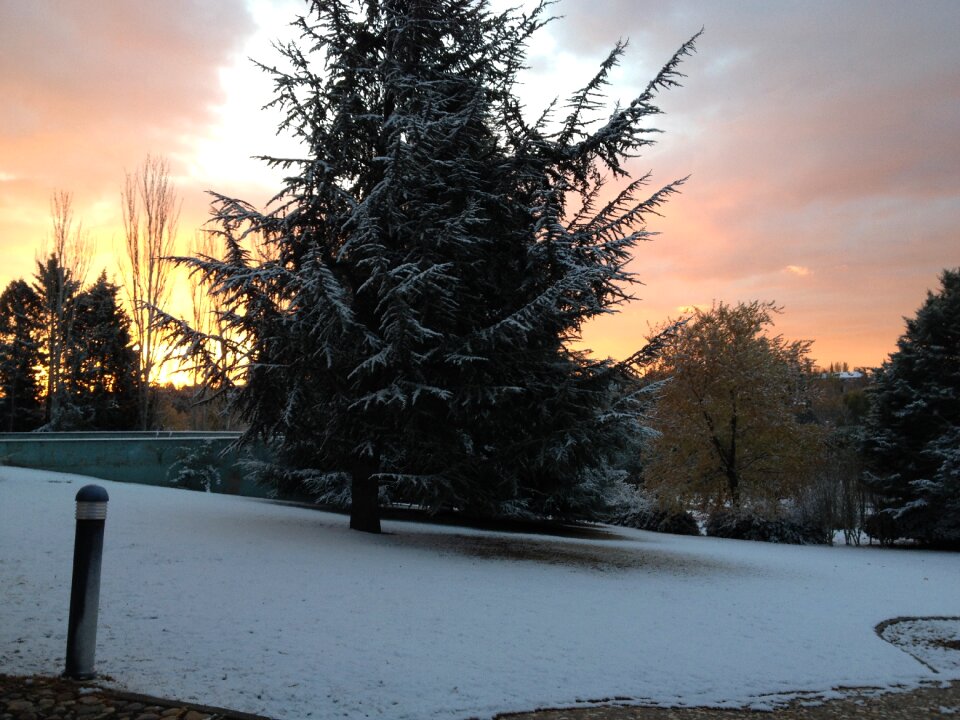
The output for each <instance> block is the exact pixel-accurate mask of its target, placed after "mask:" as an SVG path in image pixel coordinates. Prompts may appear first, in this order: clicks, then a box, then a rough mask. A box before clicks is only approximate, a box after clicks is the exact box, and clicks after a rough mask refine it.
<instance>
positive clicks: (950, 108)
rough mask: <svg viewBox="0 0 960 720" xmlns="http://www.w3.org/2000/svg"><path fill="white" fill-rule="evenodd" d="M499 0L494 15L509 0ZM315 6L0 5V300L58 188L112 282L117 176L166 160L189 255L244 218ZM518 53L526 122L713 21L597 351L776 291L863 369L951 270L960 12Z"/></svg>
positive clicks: (195, 1) (822, 349)
mask: <svg viewBox="0 0 960 720" xmlns="http://www.w3.org/2000/svg"><path fill="white" fill-rule="evenodd" d="M507 4H508V3H506V2H503V3H500V2H498V3H497V5H498V6H506V5H507ZM303 7H304V5H303V4H302V3H301V2H298V1H288V0H282V1H281V0H275V1H271V0H245V1H244V0H166V1H165V2H155V1H154V0H0V98H2V100H0V287H2V286H5V285H6V284H7V283H8V282H9V281H10V280H11V279H14V278H17V277H29V276H30V275H31V274H32V272H33V265H34V259H35V257H36V256H37V255H38V253H39V251H40V249H41V245H42V242H43V240H44V238H45V237H46V236H48V235H49V229H50V212H49V201H50V197H51V194H52V193H53V192H54V191H55V190H65V191H69V192H72V193H73V197H74V208H75V212H76V215H77V216H78V218H79V219H81V220H82V222H83V226H84V228H85V229H86V231H87V232H88V233H89V234H90V238H91V240H93V241H94V242H96V244H97V251H98V254H97V256H96V258H95V260H94V266H93V271H94V272H95V273H98V272H99V271H100V269H101V268H106V270H107V272H108V274H110V275H114V276H116V275H117V262H116V260H115V258H114V253H115V250H116V249H117V248H119V246H120V244H121V243H122V229H121V210H120V190H121V187H122V184H123V179H124V173H125V172H126V171H132V170H134V169H135V168H136V167H137V166H138V165H139V164H141V163H142V162H143V160H144V159H145V157H146V155H147V154H148V153H151V154H154V155H164V156H166V157H167V158H168V159H169V160H170V163H171V168H172V173H173V175H174V179H175V181H176V183H177V185H178V188H179V193H180V196H181V197H182V198H183V212H182V217H181V222H180V228H181V243H182V249H183V250H186V249H187V248H188V246H189V244H190V243H191V242H192V241H193V237H194V232H195V230H196V229H197V228H199V227H200V226H201V225H202V223H203V222H204V220H205V219H206V213H207V202H208V201H207V197H206V195H205V194H204V191H205V190H208V189H212V190H217V191H218V192H222V193H226V194H231V195H235V196H238V197H241V198H243V199H246V200H248V201H250V202H253V203H255V204H257V205H263V204H264V203H265V202H266V200H267V199H268V198H269V197H270V196H271V195H272V194H273V193H274V192H275V191H276V190H278V189H279V183H278V178H277V176H275V175H271V174H270V173H269V172H267V171H266V170H265V168H264V167H263V165H262V164H261V163H260V162H258V161H256V160H252V159H250V156H252V155H259V154H291V153H296V147H295V146H292V145H291V143H290V142H289V140H286V139H285V138H278V137H276V134H275V127H276V124H277V121H278V117H277V116H276V114H274V113H271V112H269V111H262V110H261V109H260V108H261V106H262V105H263V104H264V103H266V102H268V101H269V100H270V98H271V84H270V81H269V79H268V78H267V77H266V76H264V75H263V74H262V73H260V72H259V71H257V70H256V69H255V68H253V66H252V64H251V62H250V61H249V59H248V58H250V57H253V58H256V59H258V60H261V61H264V62H266V63H268V64H269V63H273V62H275V61H276V60H277V55H276V53H275V51H273V50H272V48H271V45H270V42H271V40H273V39H277V38H284V37H289V32H288V30H287V24H288V23H289V21H290V20H291V19H292V18H293V16H294V15H295V14H296V13H297V12H298V11H299V10H300V9H301V8H303ZM554 11H555V13H556V14H558V15H563V16H564V17H563V18H562V19H560V20H558V21H556V22H555V23H553V24H551V25H550V26H548V28H547V30H545V31H544V32H543V33H541V36H540V37H539V38H538V39H537V40H536V42H535V43H534V45H533V46H532V47H531V52H530V55H529V63H530V66H531V67H530V70H529V71H528V72H527V73H526V74H525V75H524V78H523V80H524V85H523V87H522V88H521V93H522V95H523V97H524V99H525V100H526V101H527V103H528V106H529V107H530V111H531V114H533V113H534V112H536V111H537V110H538V109H539V108H541V107H542V106H543V105H544V104H545V103H547V102H548V101H549V100H550V99H552V98H553V97H554V96H557V95H559V96H560V97H564V96H566V95H567V94H569V93H570V92H572V91H573V90H575V89H577V88H578V87H580V86H581V85H582V84H584V83H585V82H586V81H587V80H589V78H590V77H591V76H592V75H593V73H594V71H595V69H596V67H597V65H598V63H599V62H600V61H601V60H602V59H603V58H604V57H605V55H606V53H607V52H608V51H609V49H610V48H611V46H612V45H613V44H614V43H615V42H616V41H617V40H618V39H619V38H626V39H629V42H630V45H629V48H628V51H627V54H626V57H625V61H624V63H623V65H622V66H621V68H620V69H619V70H618V71H617V74H616V85H615V87H613V88H612V89H611V98H612V100H618V99H619V100H622V101H625V102H626V101H629V100H630V99H631V98H632V97H633V95H635V94H636V93H637V92H638V91H639V90H640V89H641V88H642V87H643V86H644V85H645V84H646V82H647V81H648V80H649V79H650V78H651V77H652V76H653V75H654V74H655V73H656V71H657V69H658V68H659V67H660V66H661V65H662V64H663V63H664V62H665V61H666V60H667V59H669V57H670V55H671V54H672V53H673V51H674V50H675V49H676V48H677V47H678V46H679V45H680V44H681V43H683V42H684V41H685V40H686V39H687V38H689V37H690V36H691V35H693V34H694V33H696V32H697V31H698V30H700V28H701V27H703V28H704V34H703V36H702V38H701V39H700V41H699V43H698V52H697V54H696V55H694V56H693V57H691V58H689V59H688V60H687V61H686V62H685V64H684V65H683V68H682V69H683V72H685V73H686V75H687V76H688V77H687V79H686V80H685V82H684V87H682V88H677V89H675V90H672V91H671V92H670V93H668V94H666V95H664V96H662V98H661V107H662V109H663V110H664V111H665V115H664V116H662V117H661V118H660V122H659V124H658V127H660V128H661V129H663V130H664V131H665V133H664V134H663V135H662V136H661V138H660V141H659V144H658V145H657V146H656V147H655V148H654V149H653V151H651V152H649V153H647V154H646V155H645V156H644V157H642V158H640V159H638V160H636V161H634V162H633V163H632V165H631V167H632V168H633V169H634V170H635V171H636V172H637V173H642V172H645V171H647V170H652V171H653V173H654V178H655V181H656V182H658V183H661V184H666V183H667V182H669V181H671V180H673V179H676V178H678V177H682V176H686V175H690V180H689V181H688V183H687V185H686V187H685V189H684V192H683V194H682V195H681V196H679V197H676V198H675V199H673V200H672V201H671V202H670V203H669V205H668V206H667V207H666V208H665V210H664V216H663V217H652V218H650V222H649V226H650V229H651V230H654V231H658V232H659V233H660V235H659V236H658V237H657V238H656V239H655V240H654V241H653V242H651V243H646V244H643V245H642V246H641V247H639V248H638V249H637V251H636V256H635V260H634V262H633V264H632V266H631V267H632V269H633V270H634V271H635V272H636V273H637V276H638V277H639V279H640V280H642V281H643V283H644V285H643V286H642V287H638V288H637V290H636V294H637V295H638V300H637V301H636V302H634V303H633V304H632V305H630V306H628V307H625V308H623V310H622V312H620V313H619V314H617V315H614V316H610V317H606V318H603V319H601V320H599V321H595V322H593V323H592V324H591V325H590V326H589V327H588V328H587V330H586V332H585V338H584V342H585V344H586V346H588V347H591V348H593V349H594V350H595V351H596V352H597V353H599V354H602V355H613V356H617V357H622V356H625V355H628V354H629V353H631V352H632V351H633V350H635V349H637V348H638V347H639V346H640V345H642V344H643V338H644V336H645V335H646V334H647V333H648V332H649V326H650V325H656V324H659V323H661V322H663V321H664V320H666V319H667V318H668V317H677V316H679V315H680V314H682V312H683V311H684V309H685V308H689V307H693V306H707V307H709V306H710V304H711V303H712V302H713V301H715V300H717V301H721V300H722V301H724V302H730V303H734V302H737V301H740V300H744V301H748V300H754V299H757V300H773V301H775V302H777V303H778V304H780V305H782V306H784V308H785V311H784V313H783V315H782V316H781V317H780V318H779V320H778V323H777V331H778V332H781V333H782V334H783V335H784V336H786V337H787V338H789V339H812V340H814V341H815V342H814V346H813V356H814V357H815V358H816V359H817V360H818V361H819V362H821V363H823V364H826V363H829V362H831V361H846V362H848V363H849V364H850V365H851V366H875V365H878V364H879V363H880V362H881V361H883V360H884V358H885V357H886V355H887V354H888V353H890V352H892V351H893V350H894V349H895V342H896V339H897V337H898V336H899V334H900V333H901V332H902V331H903V319H902V317H903V316H905V315H912V314H913V313H914V312H915V310H916V309H917V308H918V307H919V306H920V304H921V303H922V301H923V299H924V296H925V293H926V291H927V290H928V289H933V288H936V286H937V284H938V280H937V276H938V274H939V273H940V271H941V270H942V269H943V268H945V267H956V266H958V265H960V42H958V38H960V2H957V1H956V0H920V1H917V2H912V1H911V2H908V1H906V0H905V1H903V2H883V1H881V0H843V1H842V2H838V1H837V0H823V1H819V0H803V1H800V0H797V1H795V2H786V1H783V0H762V1H761V0H756V1H749V0H743V1H737V2H733V1H725V0H674V1H672V2H669V3H664V2H654V1H652V0H563V1H562V2H559V3H558V4H557V5H555V6H554Z"/></svg>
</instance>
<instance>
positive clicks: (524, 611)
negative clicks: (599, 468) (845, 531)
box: [0, 467, 960, 720]
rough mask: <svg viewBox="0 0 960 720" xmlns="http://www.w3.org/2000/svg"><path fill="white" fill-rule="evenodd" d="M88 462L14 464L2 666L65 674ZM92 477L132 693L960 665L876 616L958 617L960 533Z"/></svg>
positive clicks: (854, 675) (204, 694) (354, 712)
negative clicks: (645, 522)
mask: <svg viewBox="0 0 960 720" xmlns="http://www.w3.org/2000/svg"><path fill="white" fill-rule="evenodd" d="M87 482H90V481H89V480H87V479H84V478H81V477H77V476H72V475H57V474H54V473H47V472H40V471H31V470H20V469H13V468H7V467H0V593H2V595H0V601H2V602H0V672H4V673H11V674H25V673H44V674H56V673H59V672H61V671H62V667H63V666H62V663H63V653H64V648H65V644H66V639H65V638H66V630H67V612H68V605H69V583H70V572H71V562H72V552H73V549H72V543H73V530H74V520H73V508H74V496H75V494H76V492H77V490H78V489H79V488H80V487H81V486H82V485H83V484H86V483H87ZM96 482H97V483H98V484H101V485H103V486H104V487H106V488H107V490H108V492H109V493H110V505H109V513H108V517H107V525H106V540H105V548H106V549H105V552H104V560H103V585H102V591H101V603H100V632H99V637H98V650H97V670H98V672H100V673H101V674H102V675H109V676H110V677H111V678H113V679H114V681H115V684H116V685H117V686H120V687H123V688H126V689H129V690H131V691H135V692H141V693H148V694H153V695H160V696H167V697H171V698H177V699H182V700H192V701H197V702H201V703H206V704H213V705H221V706H226V707H230V708H233V709H237V710H244V711H248V712H255V713H261V714H265V715H269V716H273V717H278V718H306V717H309V716H313V717H323V718H332V717H340V716H342V717H347V718H366V717H371V718H390V719H397V720H399V719H402V718H410V719H413V718H417V719H418V720H423V719H426V718H451V719H453V718H466V717H471V716H480V717H489V716H491V715H493V714H494V713H497V712H505V711H519V710H529V709H533V708H536V707H544V706H554V707H556V706H570V705H575V704H578V703H589V702H598V701H602V700H605V699H613V698H619V699H620V700H622V701H624V702H629V703H644V704H663V705H716V706H743V705H749V706H752V707H757V708H763V707H769V706H770V705H771V704H773V703H775V702H777V701H782V700H783V699H784V698H788V697H791V696H795V695H796V694H798V693H804V694H805V693H818V694H824V695H829V694H830V693H831V689H832V688H837V687H841V686H881V687H888V686H892V685H897V684H904V685H914V684H916V683H918V682H921V681H924V680H943V679H957V678H960V663H957V662H954V661H953V660H951V659H950V658H954V657H955V656H952V655H949V653H948V654H947V656H946V657H947V658H948V659H947V660H946V661H943V662H942V663H941V665H940V667H936V665H935V664H933V663H936V662H939V661H938V660H937V659H936V658H933V659H932V660H931V657H932V656H927V657H926V658H925V661H929V662H928V664H926V665H925V664H924V663H923V662H920V661H919V660H918V659H917V658H916V657H914V656H912V655H911V654H909V653H908V652H906V651H904V650H903V649H901V647H903V646H904V643H906V642H907V641H906V640H904V638H908V637H909V636H910V634H911V633H913V634H914V635H916V634H918V633H919V634H921V635H922V634H923V632H924V631H925V629H924V628H925V626H922V624H921V626H917V627H911V626H908V625H902V626H900V627H899V628H893V629H890V630H889V632H890V633H891V642H886V641H884V640H883V639H881V638H880V637H879V636H878V635H877V633H876V632H875V631H874V627H875V626H876V625H877V624H878V623H880V622H881V621H883V620H887V619H891V618H896V617H903V616H914V617H916V616H941V617H955V616H958V615H960V554H949V553H934V552H920V551H890V550H880V549H876V548H846V547H834V548H823V547H791V546H774V545H766V544H760V543H751V542H741V541H731V540H715V539H709V538H689V537H677V536H671V535H658V534H654V533H646V532H640V531H631V530H624V529H619V528H617V529H609V530H608V531H607V532H605V533H603V534H602V537H599V538H596V539H571V538H562V537H548V536H542V535H538V536H534V535H520V534H507V533H493V532H485V531H478V530H469V529H462V528H453V527H437V526H431V525H423V524H417V523H406V522H386V523H384V530H385V532H384V534H383V535H381V536H373V535H366V534H361V533H356V532H351V531H350V530H348V529H347V518H346V517H342V516H338V515H331V514H326V513H322V512H317V511H313V510H310V509H306V508H298V507H288V506H282V505H279V504H274V503H270V502H267V501H262V500H253V499H247V498H237V497H227V496H222V495H207V494H202V493H194V492H189V491H184V490H175V489H166V488H152V487H146V486H138V485H124V484H119V483H111V482H105V481H96ZM941 622H943V623H946V625H944V626H943V627H940V628H939V632H941V636H942V633H947V634H948V635H949V634H950V633H955V634H956V635H955V636H954V637H955V639H960V623H957V622H956V621H950V620H945V621H941ZM951 622H952V623H953V624H952V625H951V624H950V623H951ZM927 629H928V628H927ZM893 642H900V647H898V646H897V645H895V644H893ZM951 642H953V641H952V640H949V638H948V643H947V648H948V649H950V647H952V646H951V645H950V643H951ZM907 649H909V647H908V648H907ZM958 652H960V651H958ZM934 668H936V669H939V670H940V672H939V673H936V672H934Z"/></svg>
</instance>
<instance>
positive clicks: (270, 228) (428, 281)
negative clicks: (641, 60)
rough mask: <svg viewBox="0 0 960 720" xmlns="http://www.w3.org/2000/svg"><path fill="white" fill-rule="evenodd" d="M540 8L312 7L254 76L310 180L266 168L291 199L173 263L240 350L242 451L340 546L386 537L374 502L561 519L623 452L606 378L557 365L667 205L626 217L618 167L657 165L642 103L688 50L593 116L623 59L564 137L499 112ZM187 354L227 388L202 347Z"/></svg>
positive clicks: (622, 294)
mask: <svg viewBox="0 0 960 720" xmlns="http://www.w3.org/2000/svg"><path fill="white" fill-rule="evenodd" d="M544 9H545V4H541V5H539V6H538V7H537V8H535V9H534V10H533V11H532V13H531V14H529V15H521V14H518V13H517V12H516V11H507V12H504V13H501V14H495V13H493V12H492V11H491V10H490V8H489V6H488V4H487V2H486V1H485V0H429V1H427V0H380V1H377V0H364V1H362V2H350V3H348V2H343V1H339V0H315V1H314V2H312V3H311V5H310V11H309V13H308V15H306V16H305V17H301V18H299V19H298V20H297V26H298V28H299V30H300V33H301V40H300V42H299V43H294V44H291V45H288V46H285V47H283V48H282V53H283V55H284V58H285V60H286V61H287V62H288V64H289V69H277V68H273V67H264V69H265V70H267V71H268V72H270V73H271V74H272V75H273V77H274V79H275V83H276V91H277V95H276V98H275V100H274V101H273V103H272V105H273V107H275V108H277V109H279V110H280V111H282V113H283V121H282V125H281V128H282V129H283V130H285V131H289V132H291V133H293V135H295V136H296V137H297V138H299V140H300V141H301V142H302V145H303V149H304V156H303V157H302V158H297V159H277V158H266V161H267V162H268V163H269V164H271V165H272V166H275V167H280V168H282V169H284V170H285V171H286V173H287V175H288V176H287V178H286V180H285V183H284V186H283V188H282V189H281V190H280V192H279V193H278V195H277V196H276V197H275V198H274V200H273V202H272V204H271V206H270V209H269V211H268V212H265V213H264V212H259V211H257V210H256V209H255V208H253V207H251V206H250V205H249V204H247V203H244V202H242V201H239V200H236V199H232V198H228V197H224V196H220V195H217V196H215V221H216V223H217V225H218V227H219V233H220V234H221V235H222V236H223V239H224V240H225V243H226V247H227V259H226V260H225V261H216V260H214V259H212V258H198V259H193V260H192V261H191V260H187V262H190V264H192V266H193V267H194V269H195V270H196V271H197V272H200V273H201V274H203V275H204V276H205V278H206V279H207V280H208V281H209V282H210V283H212V288H213V292H215V293H217V294H219V295H220V296H222V297H224V298H226V299H227V301H228V303H227V309H226V315H225V317H226V319H227V320H228V321H229V325H230V328H229V330H230V334H231V337H233V338H236V340H237V345H236V347H237V349H238V350H243V349H246V352H247V356H246V360H247V362H246V365H245V368H244V371H243V374H242V380H243V382H242V383H241V384H240V385H239V387H238V392H237V393H236V395H235V397H236V401H237V409H238V410H239V411H240V412H241V413H242V415H243V416H244V418H245V419H246V421H247V422H248V423H249V431H248V435H247V437H254V436H261V437H264V438H266V439H268V440H270V441H272V442H273V443H274V444H275V446H276V447H277V448H278V450H279V452H280V455H281V458H282V460H283V461H284V462H286V463H288V464H290V465H291V466H292V467H294V468H296V469H298V470H300V471H302V472H301V474H300V477H302V478H305V479H309V483H310V487H311V488H312V489H313V490H314V491H315V492H317V493H318V494H322V493H326V494H327V495H328V496H329V495H331V494H336V493H338V492H343V493H344V494H345V495H346V496H348V497H349V498H350V500H351V508H352V512H351V527H354V528H357V529H361V530H368V531H378V530H379V511H378V502H379V498H380V497H381V496H387V497H390V498H394V499H403V500H407V501H413V502H417V503H420V504H424V505H428V506H431V507H442V506H443V507H457V508H461V509H465V510H469V511H473V512H505V511H508V512H514V513H537V514H554V515H559V514H572V513H575V512H576V511H577V509H578V508H582V507H584V505H585V504H588V503H589V502H590V500H591V499H595V496H596V495H597V494H598V493H599V487H598V481H597V480H596V478H598V477H602V476H603V468H604V466H605V463H606V461H607V460H608V454H609V453H612V452H615V451H616V448H617V446H618V444H619V443H620V442H621V441H622V440H623V439H624V438H626V437H628V436H629V435H630V434H631V433H634V432H635V431H636V429H637V428H636V421H637V413H636V407H635V406H634V405H633V404H632V403H633V400H634V395H633V392H632V390H628V389H627V388H631V387H632V386H633V384H632V383H631V382H630V381H629V379H628V378H627V376H626V375H625V373H624V368H623V366H622V365H620V366H617V365H614V364H613V363H611V362H605V361H594V360H591V359H590V358H589V357H588V356H586V355H584V354H582V353H579V352H576V351H573V350H571V349H570V347H569V342H570V341H571V340H573V339H575V338H577V337H578V336H579V332H580V328H581V325H582V324H583V322H584V321H585V320H587V319H589V318H591V317H594V316H596V315H598V314H601V313H605V312H610V311H612V309H613V308H614V307H615V306H616V305H617V304H618V303H620V302H622V301H624V300H625V299H626V298H627V297H628V295H627V292H626V289H625V288H626V287H627V285H628V284H629V283H630V282H632V280H633V278H632V276H631V274H630V273H628V272H627V271H626V269H625V264H626V262H627V261H628V259H629V257H630V251H631V248H632V247H633V246H634V245H635V244H636V243H637V242H638V241H639V240H642V239H644V238H645V237H646V235H647V233H646V231H645V229H644V223H643V216H644V214H645V213H646V212H648V211H650V210H652V209H654V208H656V207H657V206H658V205H659V204H660V203H661V202H662V201H663V200H664V199H665V197H666V196H667V195H669V194H670V193H672V192H673V191H674V190H675V187H676V184H673V185H668V186H666V187H665V188H663V189H661V190H659V191H656V192H654V193H652V194H651V195H650V196H640V195H639V194H640V192H641V191H642V190H643V188H644V186H645V185H646V183H647V180H648V178H647V177H643V178H640V179H636V180H629V178H628V173H627V170H626V169H625V167H624V164H623V163H624V160H625V159H626V158H629V157H633V156H635V155H636V154H637V153H638V151H639V150H641V149H642V148H643V147H645V146H647V145H649V144H651V143H652V137H653V133H654V132H656V131H654V130H652V129H650V128H649V127H648V125H647V122H648V118H649V116H651V115H655V114H657V113H658V112H659V110H658V108H657V107H656V105H655V104H654V101H655V98H656V95H657V94H658V92H659V91H660V90H662V89H664V88H667V87H670V86H673V85H676V84H677V80H678V77H679V73H678V72H677V69H676V68H677V65H678V63H679V61H680V59H681V58H682V56H684V55H686V54H688V53H689V52H690V51H691V50H692V48H693V40H691V41H689V42H688V43H687V44H685V45H683V46H682V47H681V49H680V50H679V51H678V52H677V54H676V55H675V56H674V57H673V58H672V59H670V61H669V62H668V63H667V65H666V66H665V67H664V68H663V70H662V71H661V72H660V73H659V74H658V75H657V77H656V78H654V80H653V81H652V82H651V83H650V84H649V85H648V86H647V88H646V89H645V91H644V92H643V93H642V94H641V95H640V96H639V97H638V98H636V99H635V100H634V101H632V102H631V103H630V104H628V105H627V106H625V107H619V108H616V109H614V110H613V112H612V114H610V115H608V116H606V117H603V116H602V114H601V111H602V90H603V87H604V86H605V85H606V83H607V79H608V76H609V74H610V72H611V70H612V69H613V67H614V66H615V65H616V64H617V63H618V61H619V59H620V57H621V55H622V53H623V51H624V45H622V44H618V45H617V46H616V47H615V48H614V49H613V51H612V52H611V53H610V55H609V57H608V58H607V60H606V61H605V62H604V63H603V65H602V66H601V68H600V70H599V72H598V73H597V75H596V76H595V77H594V78H593V79H592V80H591V81H590V82H589V83H588V84H587V85H586V86H585V87H584V88H583V89H582V90H580V91H579V92H577V93H576V94H574V95H573V97H572V98H571V99H570V101H569V103H568V104H567V105H566V107H565V109H564V110H563V113H562V114H563V116H562V117H558V118H556V122H554V120H555V118H554V113H553V109H552V108H551V109H550V110H548V111H547V112H546V113H544V115H543V116H542V117H541V118H540V120H538V121H536V122H533V123H532V124H531V123H530V122H528V121H527V120H526V119H525V118H524V114H523V112H522V110H523V108H522V105H521V103H520V101H519V99H518V98H517V97H516V95H515V88H516V82H517V73H518V71H519V70H520V69H521V68H522V63H523V58H524V53H525V46H526V43H527V41H528V39H529V38H530V36H531V35H532V34H533V33H534V32H536V31H537V30H538V29H539V28H540V27H541V26H542V25H543V24H544V22H545V19H544V17H543V16H544ZM608 179H612V180H622V181H624V186H623V187H622V189H621V190H620V191H619V192H617V191H613V192H610V191H608V189H607V186H606V185H605V183H606V181H607V180H608ZM251 237H256V238H258V239H259V240H260V241H262V242H263V243H265V244H266V246H267V247H268V251H267V252H266V253H265V256H266V257H268V258H272V259H269V260H254V259H253V255H252V254H251V253H250V252H249V251H248V246H245V244H244V239H245V238H251ZM181 339H182V341H183V344H184V346H185V347H186V348H188V349H190V350H191V351H192V352H193V353H194V355H195V356H196V357H198V358H201V359H202V358H203V353H204V352H207V353H208V355H207V363H206V366H207V367H208V369H209V370H210V373H211V377H210V380H211V381H219V380H223V379H224V378H222V377H219V378H215V377H213V375H215V374H217V373H221V372H222V371H221V369H220V368H219V367H218V366H217V363H216V362H214V358H213V357H212V352H213V350H211V349H210V348H212V347H213V345H212V344H208V345H206V346H204V344H203V343H202V342H201V341H202V340H203V338H202V337H201V336H199V335H198V334H197V333H194V332H192V331H190V330H189V329H188V328H183V327H181ZM219 340H220V339H218V341H219Z"/></svg>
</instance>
